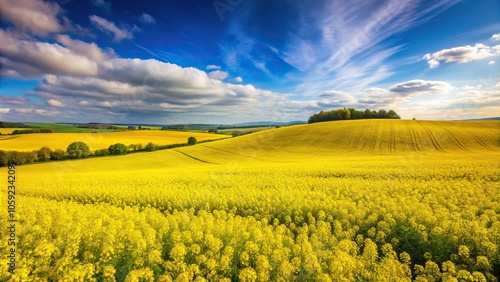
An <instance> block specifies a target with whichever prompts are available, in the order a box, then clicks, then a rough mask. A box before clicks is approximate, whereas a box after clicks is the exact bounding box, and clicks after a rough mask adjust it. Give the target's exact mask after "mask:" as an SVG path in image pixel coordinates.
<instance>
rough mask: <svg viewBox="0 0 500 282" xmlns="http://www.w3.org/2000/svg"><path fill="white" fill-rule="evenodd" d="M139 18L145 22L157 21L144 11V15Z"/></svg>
mask: <svg viewBox="0 0 500 282" xmlns="http://www.w3.org/2000/svg"><path fill="white" fill-rule="evenodd" d="M139 20H140V21H141V22H143V23H150V24H151V23H155V22H156V19H155V18H153V16H151V15H150V14H146V13H142V15H140V16H139Z"/></svg>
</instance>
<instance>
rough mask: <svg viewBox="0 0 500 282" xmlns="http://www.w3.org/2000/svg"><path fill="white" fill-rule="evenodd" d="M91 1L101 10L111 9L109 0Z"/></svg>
mask: <svg viewBox="0 0 500 282" xmlns="http://www.w3.org/2000/svg"><path fill="white" fill-rule="evenodd" d="M90 2H92V5H94V6H96V7H99V8H101V9H103V10H106V11H109V10H111V2H106V1H104V0H90Z"/></svg>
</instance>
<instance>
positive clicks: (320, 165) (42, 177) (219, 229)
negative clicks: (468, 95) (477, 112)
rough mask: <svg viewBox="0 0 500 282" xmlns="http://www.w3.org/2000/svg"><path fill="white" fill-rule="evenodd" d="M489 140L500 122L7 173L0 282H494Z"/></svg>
mask: <svg viewBox="0 0 500 282" xmlns="http://www.w3.org/2000/svg"><path fill="white" fill-rule="evenodd" d="M499 141H500V123H499V122H431V121H400V120H368V121H346V122H328V123H318V124H313V125H301V126H292V127H286V128H281V129H273V130H268V131H264V132H260V133H254V134H250V135H246V136H242V137H237V138H231V139H227V140H220V141H216V142H212V143H206V144H199V145H196V146H190V147H182V148H177V149H171V150H164V151H156V152H149V153H138V154H131V155H125V156H116V157H105V158H93V159H84V160H75V161H61V162H48V163H41V164H35V165H26V166H19V167H17V168H16V175H17V195H16V196H17V197H18V198H17V212H16V214H17V219H18V229H17V232H18V233H17V236H18V241H17V246H16V247H17V249H16V250H17V259H18V261H17V269H16V274H15V275H12V276H10V274H9V273H8V272H7V269H8V268H7V267H8V262H9V258H7V257H6V256H1V257H0V265H1V269H0V270H1V272H0V280H2V281H3V280H8V279H10V281H411V280H416V281H497V279H498V276H499V269H500V186H499V181H500V175H499V160H500V143H499ZM0 201H3V202H6V201H7V199H6V194H5V193H2V194H1V197H0ZM0 220H2V221H4V222H7V214H6V213H5V212H3V213H0ZM7 231H8V230H6V228H2V229H0V240H1V241H0V246H1V247H0V253H2V254H8V253H9V246H7V242H8V237H9V234H8V232H7Z"/></svg>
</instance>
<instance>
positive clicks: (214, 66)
mask: <svg viewBox="0 0 500 282" xmlns="http://www.w3.org/2000/svg"><path fill="white" fill-rule="evenodd" d="M220 69H221V67H220V66H217V65H208V66H207V67H206V70H220Z"/></svg>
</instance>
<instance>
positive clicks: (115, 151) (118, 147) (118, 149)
mask: <svg viewBox="0 0 500 282" xmlns="http://www.w3.org/2000/svg"><path fill="white" fill-rule="evenodd" d="M108 150H109V154H111V155H125V154H126V153H128V148H127V146H125V144H122V143H116V144H114V145H111V146H109V148H108Z"/></svg>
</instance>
